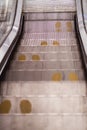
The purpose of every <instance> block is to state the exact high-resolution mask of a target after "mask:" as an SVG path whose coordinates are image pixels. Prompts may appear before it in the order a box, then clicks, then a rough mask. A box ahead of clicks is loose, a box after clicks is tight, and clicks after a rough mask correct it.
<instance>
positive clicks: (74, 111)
mask: <svg viewBox="0 0 87 130" xmlns="http://www.w3.org/2000/svg"><path fill="white" fill-rule="evenodd" d="M51 15H52V18H51ZM29 16H30V17H29ZM40 16H42V19H41V20H40ZM40 16H39V13H38V14H37V13H34V14H33V13H31V14H28V13H27V14H25V21H24V29H23V35H22V37H21V40H20V42H18V46H16V48H15V51H14V54H13V56H12V57H11V61H10V65H8V66H7V71H6V72H5V74H4V76H3V78H2V79H1V82H0V130H24V129H25V130H53V129H56V130H77V129H78V130H87V84H86V81H87V80H86V78H85V74H84V67H83V63H82V59H81V54H80V49H79V46H78V41H77V37H76V34H75V29H74V17H73V13H72V14H70V13H67V14H65V13H61V14H58V16H60V17H58V16H57V15H54V17H53V13H52V14H50V15H49V14H48V13H47V16H46V14H44V13H43V14H40ZM35 18H36V21H35ZM45 18H47V19H45ZM58 18H59V19H58Z"/></svg>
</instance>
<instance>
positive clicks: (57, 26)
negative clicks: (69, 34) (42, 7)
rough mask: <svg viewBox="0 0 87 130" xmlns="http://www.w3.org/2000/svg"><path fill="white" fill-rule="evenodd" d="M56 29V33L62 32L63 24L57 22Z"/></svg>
mask: <svg viewBox="0 0 87 130" xmlns="http://www.w3.org/2000/svg"><path fill="white" fill-rule="evenodd" d="M55 28H56V32H61V22H56V24H55Z"/></svg>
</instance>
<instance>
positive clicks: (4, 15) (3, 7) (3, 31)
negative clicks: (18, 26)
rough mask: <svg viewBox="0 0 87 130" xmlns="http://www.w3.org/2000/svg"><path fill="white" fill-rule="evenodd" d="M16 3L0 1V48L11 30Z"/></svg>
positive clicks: (15, 0) (6, 0)
mask: <svg viewBox="0 0 87 130" xmlns="http://www.w3.org/2000/svg"><path fill="white" fill-rule="evenodd" d="M16 2H17V0H0V46H1V43H2V41H3V40H4V39H5V37H6V35H7V34H8V32H9V31H10V30H11V28H12V25H13V22H14V17H15V11H16Z"/></svg>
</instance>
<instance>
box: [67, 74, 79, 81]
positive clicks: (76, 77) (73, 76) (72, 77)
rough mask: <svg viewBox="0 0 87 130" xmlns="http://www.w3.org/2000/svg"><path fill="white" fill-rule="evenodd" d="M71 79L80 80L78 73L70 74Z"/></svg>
mask: <svg viewBox="0 0 87 130" xmlns="http://www.w3.org/2000/svg"><path fill="white" fill-rule="evenodd" d="M69 80H70V81H77V80H78V75H77V74H76V73H70V74H69Z"/></svg>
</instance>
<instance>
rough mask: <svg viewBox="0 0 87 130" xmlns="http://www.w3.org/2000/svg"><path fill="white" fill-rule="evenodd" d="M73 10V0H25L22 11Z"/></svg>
mask: <svg viewBox="0 0 87 130" xmlns="http://www.w3.org/2000/svg"><path fill="white" fill-rule="evenodd" d="M67 11H70V12H72V11H73V12H75V11H76V6H75V0H44V1H43V0H33V1H32V0H25V1H24V6H23V12H67Z"/></svg>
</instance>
